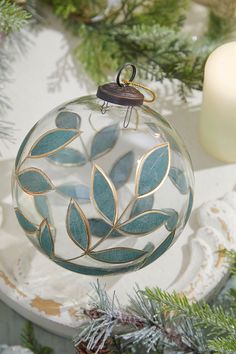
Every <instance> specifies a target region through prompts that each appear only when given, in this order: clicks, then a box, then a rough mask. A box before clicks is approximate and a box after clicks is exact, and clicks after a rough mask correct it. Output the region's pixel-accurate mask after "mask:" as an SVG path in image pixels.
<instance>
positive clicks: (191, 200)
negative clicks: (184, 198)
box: [184, 188, 193, 225]
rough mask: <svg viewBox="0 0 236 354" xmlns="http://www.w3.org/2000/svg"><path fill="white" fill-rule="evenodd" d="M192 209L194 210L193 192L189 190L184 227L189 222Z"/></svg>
mask: <svg viewBox="0 0 236 354" xmlns="http://www.w3.org/2000/svg"><path fill="white" fill-rule="evenodd" d="M192 208H193V190H192V188H189V199H188V207H187V211H186V215H185V220H184V225H186V224H187V222H188V219H189V217H190V215H191V211H192Z"/></svg>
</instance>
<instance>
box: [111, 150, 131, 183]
mask: <svg viewBox="0 0 236 354" xmlns="http://www.w3.org/2000/svg"><path fill="white" fill-rule="evenodd" d="M133 165H134V153H133V151H129V152H127V153H126V154H125V155H123V156H121V158H120V159H119V160H118V161H116V162H115V164H114V165H113V167H112V169H111V172H110V174H109V177H110V179H111V180H112V182H113V184H114V186H115V187H116V189H118V188H120V187H122V186H123V185H124V184H125V183H126V182H127V181H128V179H129V177H130V175H131V172H132V169H133Z"/></svg>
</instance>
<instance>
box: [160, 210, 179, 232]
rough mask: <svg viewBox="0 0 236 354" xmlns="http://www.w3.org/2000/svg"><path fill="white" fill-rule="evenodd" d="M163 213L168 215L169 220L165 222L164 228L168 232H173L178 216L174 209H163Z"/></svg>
mask: <svg viewBox="0 0 236 354" xmlns="http://www.w3.org/2000/svg"><path fill="white" fill-rule="evenodd" d="M163 211H164V212H165V213H167V214H168V215H169V218H168V220H167V222H166V228H167V230H168V231H173V230H174V229H175V228H176V226H177V223H178V221H179V214H178V213H177V211H176V210H174V209H164V210H163Z"/></svg>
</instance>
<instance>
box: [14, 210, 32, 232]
mask: <svg viewBox="0 0 236 354" xmlns="http://www.w3.org/2000/svg"><path fill="white" fill-rule="evenodd" d="M15 213H16V217H17V219H18V222H19V224H20V226H21V227H22V229H23V230H24V231H25V232H27V233H34V232H35V231H37V226H36V225H34V224H33V223H32V222H31V221H29V219H28V218H26V216H25V215H24V214H23V213H22V211H21V210H20V209H18V208H15Z"/></svg>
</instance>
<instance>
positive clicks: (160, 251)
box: [141, 230, 175, 268]
mask: <svg viewBox="0 0 236 354" xmlns="http://www.w3.org/2000/svg"><path fill="white" fill-rule="evenodd" d="M174 237H175V230H174V231H172V232H171V233H170V234H169V235H168V236H167V238H166V239H165V240H164V241H163V242H162V243H161V244H160V246H158V247H157V248H156V249H155V251H153V253H152V254H151V255H150V256H149V257H147V258H146V259H145V260H144V263H143V264H142V267H141V268H144V267H146V266H148V265H149V264H151V263H152V262H154V261H155V260H156V259H158V258H159V257H161V256H162V255H163V254H164V253H165V252H166V251H167V249H168V248H169V247H170V246H171V244H172V242H173V240H174Z"/></svg>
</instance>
